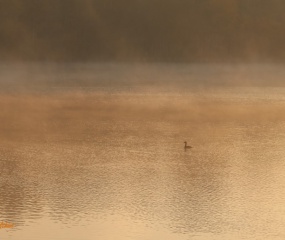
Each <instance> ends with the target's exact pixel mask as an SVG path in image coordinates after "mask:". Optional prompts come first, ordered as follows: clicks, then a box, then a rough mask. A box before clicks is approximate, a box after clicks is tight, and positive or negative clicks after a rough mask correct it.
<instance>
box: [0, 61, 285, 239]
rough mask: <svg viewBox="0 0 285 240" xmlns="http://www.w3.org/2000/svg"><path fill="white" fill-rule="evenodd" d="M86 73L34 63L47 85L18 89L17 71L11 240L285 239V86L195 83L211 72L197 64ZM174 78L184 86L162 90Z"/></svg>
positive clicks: (0, 210) (11, 129)
mask: <svg viewBox="0 0 285 240" xmlns="http://www.w3.org/2000/svg"><path fill="white" fill-rule="evenodd" d="M66 68H67V69H66ZM81 68H82V66H81ZM81 68H80V70H77V71H76V72H74V71H75V70H74V67H73V68H71V69H69V68H68V67H65V68H64V69H63V70H62V69H60V71H59V70H57V71H51V70H50V69H49V68H48V69H47V68H44V70H42V71H40V70H38V68H36V70H35V69H32V70H30V71H28V72H27V73H26V74H27V76H30V78H31V79H32V78H33V79H32V80H31V81H34V82H36V81H35V79H37V78H38V79H40V80H39V81H38V85H36V86H35V85H34V84H31V83H30V85H29V81H28V80H27V79H25V81H24V83H23V84H22V85H21V84H19V86H20V87H19V86H18V85H17V88H16V87H15V86H16V85H15V84H14V83H15V82H16V81H19V80H18V78H16V77H15V73H9V71H8V70H7V69H8V68H5V71H6V72H5V71H4V73H5V74H3V76H5V77H6V78H8V77H11V76H14V83H13V84H11V83H9V84H8V83H3V82H2V86H4V87H5V89H6V90H5V91H4V90H3V93H1V99H0V104H1V108H2V109H3V110H2V113H1V114H0V118H1V122H2V126H1V127H0V130H1V137H0V143H1V145H0V174H1V175H0V184H1V188H0V202H1V204H0V222H8V223H13V224H14V225H15V226H14V228H12V229H0V239H1V240H2V239H3V240H4V239H5V240H6V239H7V240H9V239H11V240H14V239H21V240H30V239H42V240H49V239H60V240H63V239H64V240H65V239H68V240H91V239H102V240H113V239H118V240H125V239H134V240H157V239H166V240H173V239H175V240H189V239H191V240H192V239H193V240H196V239H197V240H208V239H211V240H212V239H213V240H224V239H225V240H226V239H234V240H239V239H252V240H253V239H254V240H259V239H262V240H263V239H264V240H268V239H272V240H279V239H280V240H281V239H285V204H284V203H285V148H284V146H285V121H284V119H285V118H283V116H282V110H285V109H284V108H285V102H284V99H283V97H284V96H285V95H284V94H283V93H285V90H284V88H282V87H281V86H278V87H272V86H262V87H260V86H258V87H256V86H254V87H252V86H242V87H240V86H231V87H229V86H225V85H223V84H221V83H220V86H219V87H218V88H215V89H213V88H207V84H208V83H207V81H205V84H206V85H203V86H201V85H199V84H197V85H199V86H196V88H192V85H191V84H189V83H188V82H187V81H186V80H187V76H188V77H189V76H190V75H191V77H189V81H192V82H193V83H195V80H193V78H198V79H204V78H206V77H207V76H208V75H207V74H206V73H207V71H205V69H203V71H202V70H199V69H198V70H197V67H196V68H193V67H192V68H191V67H187V66H183V67H182V68H181V67H178V68H175V67H173V66H172V68H171V69H170V70H169V71H170V72H169V73H168V74H165V73H163V72H164V71H162V70H161V69H160V68H161V66H160V67H158V71H154V68H150V70H149V72H147V73H145V72H144V76H145V79H146V80H148V81H146V80H144V81H143V82H142V83H144V84H145V85H144V84H142V83H138V82H135V83H134V82H132V79H133V78H132V77H138V76H140V75H139V74H138V73H139V72H140V71H138V70H137V72H135V74H134V73H133V72H132V71H131V70H129V72H131V73H129V72H128V71H126V69H125V68H126V67H124V69H123V70H121V68H115V69H113V68H114V66H113V68H112V67H111V70H112V71H113V72H112V73H110V72H108V70H110V66H109V67H108V65H107V66H103V67H102V66H100V67H94V68H91V67H88V68H87V69H85V68H83V69H81ZM90 69H91V70H90ZM130 69H133V68H130ZM163 69H164V68H163ZM191 69H192V70H191ZM164 70H165V69H164ZM206 70H207V69H206ZM214 70H215V71H214ZM214 70H213V69H210V70H209V71H210V72H211V74H209V75H211V76H212V75H213V71H214V73H215V76H216V78H219V79H220V78H221V76H222V77H224V78H226V77H225V76H228V75H230V74H229V71H233V70H232V69H230V70H229V69H228V68H227V69H226V70H224V71H222V70H221V69H220V68H218V69H216V68H214ZM70 71H71V73H72V74H71V73H70ZM90 71H91V72H92V73H93V77H94V76H95V77H94V79H92V75H90ZM255 71H256V70H251V71H250V72H249V73H250V74H251V75H252V76H255V75H254V74H253V73H255ZM41 72H44V75H42V74H41ZM126 72H127V73H128V74H126ZM204 72H206V73H204ZM239 72H242V74H245V73H244V71H239ZM28 73H29V74H28ZM164 74H165V75H164ZM169 74H170V75H171V74H172V75H171V77H173V78H174V77H176V78H177V79H178V80H179V81H180V83H183V84H182V85H183V87H182V88H179V87H174V85H175V84H173V83H171V81H170V83H171V84H173V86H172V87H171V84H168V87H169V88H163V87H161V86H157V85H156V86H153V87H151V83H150V82H151V80H152V79H151V77H154V75H155V77H159V79H160V78H162V77H165V76H166V75H167V76H168V77H169ZM74 75H75V76H76V77H77V78H79V80H80V79H81V80H82V82H83V85H82V86H83V87H82V86H81V87H82V88H81V89H79V87H78V86H77V85H78V82H76V81H79V80H78V79H77V80H73V79H71V78H72V76H74ZM3 76H2V77H3ZM47 76H48V77H47ZM193 76H194V77H193ZM235 76H236V75H235ZM246 76H247V75H246ZM116 77H118V78H120V81H118V82H117V83H116V84H111V85H110V86H112V89H111V88H110V87H108V86H102V84H104V81H103V80H104V79H105V81H107V80H108V81H109V82H110V83H113V81H115V80H114V79H116ZM212 77H213V76H212ZM45 78H47V79H45ZM61 78H62V79H64V80H65V83H64V84H63V85H60V86H59V84H58V83H56V81H54V82H52V81H51V80H53V79H61ZM86 78H89V80H88V81H87V80H86ZM95 78H96V79H95ZM169 78H170V77H169ZM15 79H16V80H15ZM42 79H44V80H42ZM70 79H71V80H70ZM98 79H99V80H102V82H100V81H99V80H98ZM106 79H107V80H106ZM48 81H51V82H52V83H50V82H48ZM69 81H70V82H69ZM92 81H94V82H95V83H94V82H92ZM160 81H161V82H163V81H162V80H161V79H160ZM79 82H80V81H79ZM123 82H124V84H123ZM60 84H61V83H60ZM92 84H93V85H92ZM159 84H160V83H159ZM159 84H158V85H159ZM27 86H28V87H27ZM136 86H139V87H137V88H136V89H134V88H135V87H136ZM145 86H147V87H145ZM4 87H3V88H4ZM83 88H84V89H83ZM27 89H28V90H27ZM78 89H79V90H78ZM130 89H131V90H130ZM170 89H171V90H170ZM210 89H211V90H210ZM185 140H187V141H188V144H189V145H192V146H193V148H192V149H191V150H187V151H185V150H184V148H183V142H184V141H185Z"/></svg>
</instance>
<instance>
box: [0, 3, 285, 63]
mask: <svg viewBox="0 0 285 240" xmlns="http://www.w3.org/2000/svg"><path fill="white" fill-rule="evenodd" d="M284 12H285V1H284V0H270V1H269V0H179V1H177V0H0V53H1V55H0V56H1V57H0V58H1V59H0V60H1V61H5V60H17V61H18V60H24V61H37V60H40V61H44V60H48V61H53V60H56V61H167V62H181V61H182V62H183V61H187V62H217V61H218V62H224V61H240V62H243V61H274V62H279V61H282V62H283V61H284V60H285V45H284V42H285V31H284V26H285V14H284Z"/></svg>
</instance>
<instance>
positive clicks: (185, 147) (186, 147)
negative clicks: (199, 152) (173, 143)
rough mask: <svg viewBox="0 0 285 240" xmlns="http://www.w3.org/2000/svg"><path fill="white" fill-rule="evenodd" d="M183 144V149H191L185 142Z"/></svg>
mask: <svg viewBox="0 0 285 240" xmlns="http://www.w3.org/2000/svg"><path fill="white" fill-rule="evenodd" d="M184 143H185V146H184V149H188V148H192V147H191V146H187V142H186V141H185V142H184Z"/></svg>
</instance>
